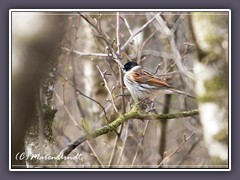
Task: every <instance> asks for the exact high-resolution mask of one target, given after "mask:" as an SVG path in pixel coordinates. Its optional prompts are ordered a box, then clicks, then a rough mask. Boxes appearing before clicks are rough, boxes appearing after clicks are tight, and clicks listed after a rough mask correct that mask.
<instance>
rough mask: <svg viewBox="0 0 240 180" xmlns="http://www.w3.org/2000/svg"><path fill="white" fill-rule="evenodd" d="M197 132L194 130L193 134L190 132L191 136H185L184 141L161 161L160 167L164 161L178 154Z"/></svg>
mask: <svg viewBox="0 0 240 180" xmlns="http://www.w3.org/2000/svg"><path fill="white" fill-rule="evenodd" d="M196 133H197V132H192V134H190V136H188V137H187V138H186V137H185V138H184V140H183V142H182V143H181V144H180V145H179V146H178V147H177V148H176V149H175V150H174V151H173V152H172V153H171V154H170V155H168V156H166V157H165V158H164V159H163V160H162V162H160V164H159V165H158V168H161V167H162V165H163V163H164V162H165V161H166V160H168V159H169V158H171V157H172V156H173V155H174V154H176V152H177V151H178V150H179V149H180V148H181V147H182V146H183V145H184V144H185V143H186V142H187V141H188V140H189V139H190V138H191V137H192V136H193V135H194V134H196Z"/></svg>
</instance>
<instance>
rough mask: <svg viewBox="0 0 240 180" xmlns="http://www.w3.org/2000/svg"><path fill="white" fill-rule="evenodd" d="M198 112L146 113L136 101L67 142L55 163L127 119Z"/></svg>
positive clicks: (156, 118)
mask: <svg viewBox="0 0 240 180" xmlns="http://www.w3.org/2000/svg"><path fill="white" fill-rule="evenodd" d="M198 114H199V112H198V110H197V109H195V110H191V111H183V112H179V113H173V114H154V113H146V112H141V111H140V105H139V103H137V104H136V105H134V107H133V108H132V109H131V110H130V111H129V112H127V113H125V114H123V115H119V117H118V118H117V119H115V120H114V121H113V122H111V123H110V124H108V125H105V126H103V127H101V128H100V129H97V130H94V131H91V132H89V133H87V134H85V135H83V136H81V137H79V138H77V139H76V140H74V141H72V142H71V143H70V144H68V145H67V146H66V147H65V148H64V149H63V150H62V151H61V152H60V153H59V154H58V156H57V159H58V160H57V162H56V164H57V165H60V164H61V162H62V161H63V160H64V157H66V156H68V154H70V153H71V152H72V151H73V150H74V149H75V148H76V147H77V146H79V145H80V144H82V143H83V142H85V141H86V140H91V139H94V138H96V137H98V136H101V135H103V134H107V133H108V132H111V131H113V130H116V128H117V127H118V126H120V125H121V124H122V123H124V122H126V121H128V120H129V119H141V120H143V119H155V120H162V119H166V120H167V119H174V118H183V117H188V116H195V115H198Z"/></svg>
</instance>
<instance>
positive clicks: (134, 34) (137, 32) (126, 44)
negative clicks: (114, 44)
mask: <svg viewBox="0 0 240 180" xmlns="http://www.w3.org/2000/svg"><path fill="white" fill-rule="evenodd" d="M159 14H160V13H157V14H156V15H155V16H154V17H153V18H151V19H150V20H149V21H148V22H146V23H145V24H144V25H143V26H142V27H140V28H139V29H138V30H137V31H135V32H134V33H133V34H132V35H131V36H130V37H129V39H128V40H127V41H126V42H125V44H124V45H123V46H122V47H121V51H124V50H125V49H126V48H127V47H128V45H129V43H130V42H132V39H133V38H134V37H135V36H136V35H138V34H139V33H140V32H142V31H143V30H144V29H145V28H146V27H147V26H148V25H149V24H150V23H151V22H153V20H155V18H156V17H158V15H159Z"/></svg>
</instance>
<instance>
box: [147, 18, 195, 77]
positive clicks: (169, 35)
mask: <svg viewBox="0 0 240 180" xmlns="http://www.w3.org/2000/svg"><path fill="white" fill-rule="evenodd" d="M150 14H151V15H154V17H155V18H156V21H157V23H158V25H159V26H156V25H155V27H156V28H157V29H158V30H159V31H160V32H161V33H163V34H165V35H166V36H167V38H168V40H169V44H170V47H171V50H172V54H174V58H173V60H174V61H175V63H176V65H177V67H178V69H179V70H180V72H181V73H182V74H184V75H186V76H187V77H189V78H191V79H193V74H192V73H190V72H189V71H187V70H186V67H185V66H183V64H182V57H181V55H180V53H179V51H178V48H177V45H176V43H175V39H174V34H173V33H172V32H171V30H170V29H169V27H168V26H167V24H166V23H165V21H164V20H163V19H162V17H161V16H160V15H159V14H157V15H155V14H153V13H150Z"/></svg>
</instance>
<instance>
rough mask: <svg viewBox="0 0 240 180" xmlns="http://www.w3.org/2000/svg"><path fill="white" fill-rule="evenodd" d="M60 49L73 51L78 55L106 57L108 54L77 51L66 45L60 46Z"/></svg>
mask: <svg viewBox="0 0 240 180" xmlns="http://www.w3.org/2000/svg"><path fill="white" fill-rule="evenodd" d="M62 50H65V51H67V52H70V53H71V52H73V53H75V54H77V55H79V56H97V57H108V56H109V55H108V54H105V53H84V52H80V51H77V50H74V49H73V50H71V49H69V48H67V47H62Z"/></svg>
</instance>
